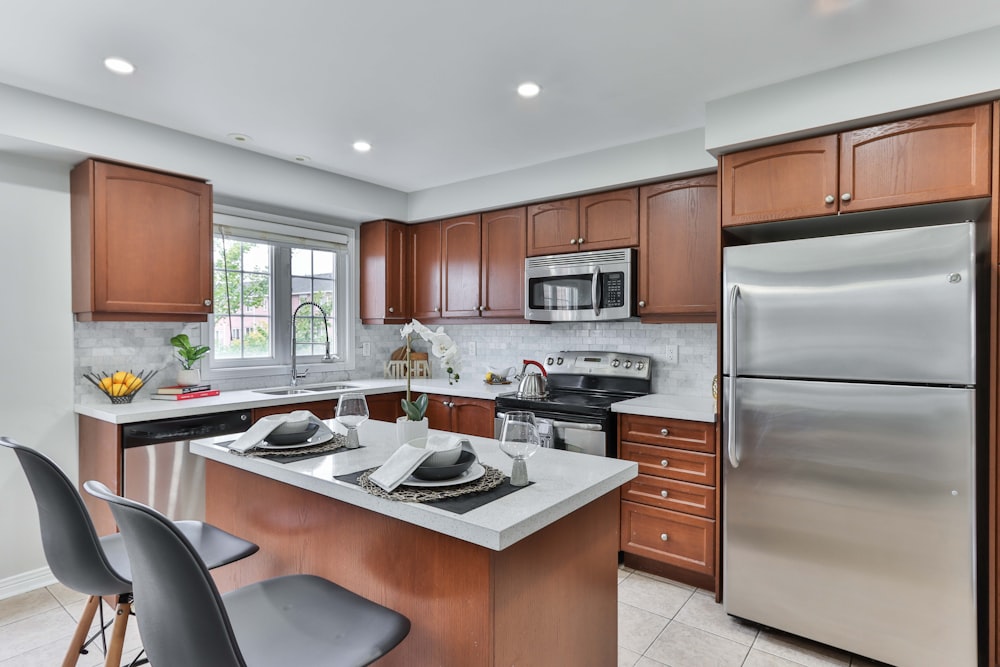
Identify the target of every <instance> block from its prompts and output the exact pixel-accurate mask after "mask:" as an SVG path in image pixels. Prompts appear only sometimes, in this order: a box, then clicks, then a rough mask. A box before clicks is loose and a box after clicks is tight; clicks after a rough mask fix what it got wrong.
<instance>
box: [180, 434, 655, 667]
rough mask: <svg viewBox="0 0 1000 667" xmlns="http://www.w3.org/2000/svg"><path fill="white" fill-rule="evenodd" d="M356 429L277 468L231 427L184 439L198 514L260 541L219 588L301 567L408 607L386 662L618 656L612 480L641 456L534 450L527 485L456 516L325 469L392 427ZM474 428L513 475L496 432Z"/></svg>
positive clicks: (618, 481)
mask: <svg viewBox="0 0 1000 667" xmlns="http://www.w3.org/2000/svg"><path fill="white" fill-rule="evenodd" d="M331 427H333V428H334V429H339V426H337V425H336V424H335V423H333V422H331ZM359 434H360V438H361V443H362V445H363V447H362V448H361V449H358V450H353V451H341V452H338V453H334V454H332V455H327V456H321V457H318V458H312V459H308V460H303V461H296V462H292V463H284V464H283V463H278V462H276V461H275V460H273V459H270V460H269V459H262V458H254V457H244V456H238V455H236V454H233V453H232V452H230V451H229V450H228V449H226V448H225V447H224V446H221V445H220V444H218V443H219V442H224V441H226V440H231V439H232V436H229V437H222V438H216V439H213V440H201V441H194V442H192V444H191V450H192V452H194V453H195V454H198V455H201V456H204V457H205V458H206V459H208V461H207V470H206V474H207V503H206V510H207V519H208V520H209V521H210V522H212V523H214V524H216V525H218V526H220V527H222V528H224V529H226V530H229V531H232V532H234V533H236V534H239V535H242V536H244V537H246V538H247V539H251V540H254V541H255V542H257V543H258V544H260V546H261V551H260V552H259V553H258V554H257V555H255V556H254V557H253V558H249V559H244V560H243V561H240V562H239V563H234V564H232V565H229V566H226V567H225V568H221V569H220V570H217V571H216V580H217V582H218V583H219V587H220V590H223V591H226V590H230V589H232V588H235V587H237V586H241V585H244V584H247V583H251V582H253V581H256V580H259V579H262V578H265V577H272V576H278V575H282V574H291V573H298V572H303V573H310V574H316V575H320V576H324V577H327V578H329V579H332V580H334V581H336V582H337V583H339V584H341V585H343V586H345V587H347V588H349V589H351V590H353V591H355V592H356V593H358V594H360V595H363V596H365V597H367V598H369V599H372V600H375V601H376V602H379V603H381V604H384V605H386V606H388V607H390V608H392V609H395V610H397V611H399V612H401V613H403V614H405V615H406V616H407V617H409V619H410V621H411V622H412V624H413V627H412V631H411V633H410V635H409V636H408V637H407V638H406V639H405V640H404V641H403V643H402V644H401V645H400V646H399V647H398V648H397V649H396V650H395V651H393V652H392V653H391V654H390V655H388V656H386V657H385V658H384V659H383V660H382V661H380V662H379V664H384V665H443V666H450V665H462V666H463V667H465V666H473V665H484V666H486V665H490V666H493V665H497V666H499V665H522V666H527V665H558V664H573V665H610V664H615V663H616V662H617V566H618V558H617V554H618V525H619V511H618V510H619V497H618V487H619V486H620V485H622V484H624V483H625V482H627V481H629V480H630V479H633V478H634V477H635V476H636V474H637V466H636V464H635V463H632V462H628V461H620V460H616V459H607V458H603V457H595V456H589V455H586V454H575V453H571V452H564V451H555V450H548V449H541V450H539V451H538V452H537V453H536V454H535V455H534V456H533V457H532V458H531V459H529V461H528V472H529V478H530V481H531V482H532V484H531V485H530V486H528V487H525V488H522V489H519V490H516V491H514V492H513V493H510V494H508V495H506V496H503V497H501V498H498V499H496V500H493V501H492V502H489V503H488V504H485V505H482V506H480V507H477V508H475V509H472V510H470V511H467V512H465V513H463V514H458V513H454V512H451V511H448V510H446V509H441V508H439V507H435V506H434V505H433V504H426V503H409V502H397V501H393V500H387V499H383V498H378V497H375V496H373V495H370V494H368V493H367V492H365V491H364V490H362V489H361V488H360V487H358V486H356V485H354V484H351V483H349V482H346V481H340V480H337V479H334V477H336V476H341V475H345V474H348V473H352V472H357V471H360V470H366V469H369V468H373V467H376V466H378V465H380V464H381V463H382V462H384V461H385V460H386V459H387V458H388V457H389V456H390V455H391V453H392V452H393V451H394V450H395V449H396V446H397V445H396V440H395V425H394V424H389V423H385V422H378V421H373V420H370V421H368V422H365V423H364V424H362V425H361V428H360V429H359ZM468 439H469V440H470V442H471V443H472V445H473V448H474V449H475V450H476V453H477V455H478V457H479V459H480V461H481V462H482V463H483V464H486V465H489V466H492V467H495V468H499V469H501V470H503V471H504V472H506V473H508V474H509V472H510V468H511V462H510V459H509V458H508V457H507V456H506V455H504V454H503V453H502V452H501V451H500V450H499V448H498V446H497V443H496V441H495V440H491V439H487V438H475V437H469V438H468Z"/></svg>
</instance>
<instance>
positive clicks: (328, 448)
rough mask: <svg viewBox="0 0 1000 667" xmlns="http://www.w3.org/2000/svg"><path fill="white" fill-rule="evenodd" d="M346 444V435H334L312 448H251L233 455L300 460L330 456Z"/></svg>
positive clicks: (234, 452)
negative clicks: (315, 456) (316, 456)
mask: <svg viewBox="0 0 1000 667" xmlns="http://www.w3.org/2000/svg"><path fill="white" fill-rule="evenodd" d="M346 444H347V436H346V435H342V434H340V433H334V434H333V437H331V438H330V439H329V440H324V441H323V442H318V443H316V444H315V445H313V446H311V447H289V448H287V449H256V448H250V449H248V450H247V451H245V452H236V451H233V454H236V455H237V456H255V457H262V458H276V459H281V458H283V457H286V456H296V457H299V458H304V457H308V456H313V455H319V454H329V453H330V452H332V451H335V450H337V449H340V448H341V447H343V446H344V445H346ZM230 451H232V450H230Z"/></svg>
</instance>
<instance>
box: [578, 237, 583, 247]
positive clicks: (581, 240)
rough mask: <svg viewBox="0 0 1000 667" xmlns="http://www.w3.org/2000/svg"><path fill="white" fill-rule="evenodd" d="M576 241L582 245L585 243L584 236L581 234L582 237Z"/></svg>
mask: <svg viewBox="0 0 1000 667" xmlns="http://www.w3.org/2000/svg"><path fill="white" fill-rule="evenodd" d="M576 242H577V243H578V244H580V245H583V237H582V236H581V237H580V238H578V239H577V240H576Z"/></svg>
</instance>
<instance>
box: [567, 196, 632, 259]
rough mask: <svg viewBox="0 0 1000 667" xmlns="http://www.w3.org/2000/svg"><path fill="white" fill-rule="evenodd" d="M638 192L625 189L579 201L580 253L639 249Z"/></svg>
mask: <svg viewBox="0 0 1000 667" xmlns="http://www.w3.org/2000/svg"><path fill="white" fill-rule="evenodd" d="M638 202H639V190H638V188H627V189H625V190H615V191H614V192H602V193H600V194H596V195H589V196H587V197H580V236H578V237H577V239H576V246H577V248H579V249H580V250H607V249H609V248H629V247H631V246H636V245H639V204H638Z"/></svg>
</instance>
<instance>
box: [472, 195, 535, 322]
mask: <svg viewBox="0 0 1000 667" xmlns="http://www.w3.org/2000/svg"><path fill="white" fill-rule="evenodd" d="M525 221H526V209H525V207H523V206H519V207H517V208H509V209H505V210H502V211H490V212H488V213H483V215H482V227H481V238H482V248H481V251H480V259H481V262H482V267H481V278H480V287H479V292H480V303H481V304H482V310H481V311H480V313H479V314H480V316H482V317H490V318H523V317H524V258H525V251H526V249H527V227H526V223H525Z"/></svg>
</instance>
